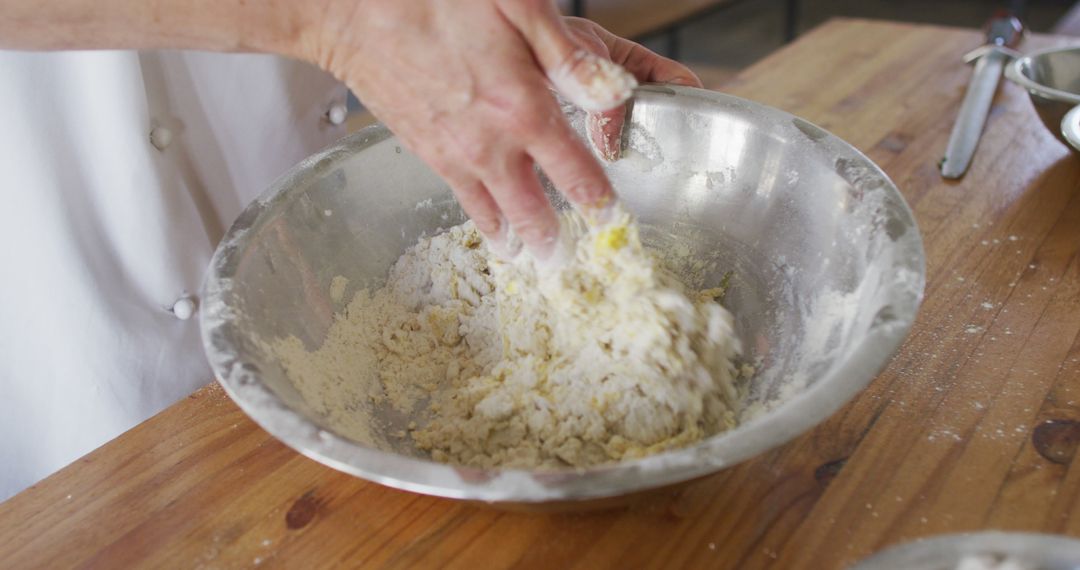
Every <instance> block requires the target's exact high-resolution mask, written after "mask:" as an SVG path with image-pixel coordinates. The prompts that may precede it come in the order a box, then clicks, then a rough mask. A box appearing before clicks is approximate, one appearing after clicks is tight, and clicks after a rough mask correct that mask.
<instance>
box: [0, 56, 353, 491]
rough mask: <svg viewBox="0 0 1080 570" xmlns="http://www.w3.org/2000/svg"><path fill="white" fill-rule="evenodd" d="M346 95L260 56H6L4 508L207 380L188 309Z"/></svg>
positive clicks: (1, 266)
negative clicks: (235, 232)
mask: <svg viewBox="0 0 1080 570" xmlns="http://www.w3.org/2000/svg"><path fill="white" fill-rule="evenodd" d="M345 98H346V91H345V89H344V87H343V86H341V85H340V84H339V83H337V82H336V81H334V80H333V79H332V78H331V77H330V76H328V75H326V74H324V73H323V72H321V71H319V70H317V69H315V68H313V67H310V66H307V65H304V64H300V63H298V62H293V61H288V60H285V59H281V58H277V57H272V56H266V55H250V54H230V55H225V54H209V53H197V52H138V53H137V52H130V51H125V52H118V51H113V52H58V53H26V52H2V51H0V117H2V120H0V500H3V499H5V498H7V497H9V496H11V495H13V494H15V493H16V492H18V491H20V490H21V489H23V488H25V487H26V486H28V485H30V484H33V483H34V482H35V481H37V480H39V479H41V478H42V477H44V476H46V475H48V474H49V473H51V472H53V471H55V470H57V469H59V468H60V467H62V466H64V465H66V464H68V463H70V462H72V461H74V460H75V459H77V458H78V457H80V456H81V455H83V454H85V453H87V452H89V451H91V450H92V449H94V448H96V447H98V446H100V445H101V444H103V443H105V442H106V441H108V440H109V439H112V438H113V437H116V436H117V435H119V434H120V433H122V432H123V431H125V430H127V429H129V428H131V427H132V426H134V425H135V424H137V423H138V422H141V421H142V420H145V419H146V418H148V417H150V416H151V415H153V414H155V413H157V412H158V411H160V410H161V409H163V408H165V407H166V406H168V405H170V404H172V403H173V402H175V401H176V400H178V399H180V398H182V397H184V396H186V395H187V394H190V393H191V392H192V391H194V390H195V389H197V388H198V387H200V386H202V385H204V384H206V383H207V382H209V381H211V380H212V378H213V376H212V373H211V371H210V367H209V365H208V364H207V362H206V360H205V357H204V356H203V352H202V348H201V342H200V338H199V329H198V318H196V317H193V318H189V319H187V320H181V319H180V318H178V317H177V313H179V314H180V316H183V313H185V309H188V308H191V307H192V306H193V305H194V306H196V307H197V303H198V299H197V295H198V291H199V286H200V284H201V282H202V279H203V276H204V273H205V270H206V268H207V265H208V263H209V261H210V257H211V255H212V254H213V251H214V247H215V246H216V244H217V242H218V241H219V240H220V238H221V237H222V234H223V233H224V232H225V230H226V229H227V228H228V226H229V224H231V223H232V220H233V219H234V218H235V217H236V216H237V215H238V214H239V213H240V211H241V209H242V208H243V207H244V206H245V205H246V204H247V203H248V202H249V201H250V200H251V199H252V198H254V197H255V196H256V195H258V194H259V193H260V192H261V191H262V190H264V189H265V188H266V187H267V186H268V185H269V184H270V183H271V182H272V181H273V180H274V178H276V177H277V176H278V175H279V174H281V173H282V172H283V171H284V170H285V169H287V168H288V167H290V166H291V165H293V164H294V163H296V162H297V161H299V160H300V159H301V158H303V157H305V156H307V155H308V154H311V153H312V152H314V151H316V150H318V149H319V148H321V147H323V146H325V145H327V144H329V143H330V142H332V141H333V140H335V139H337V138H339V137H341V136H343V135H344V134H345V132H344V128H343V126H342V125H340V124H335V123H340V122H341V118H342V117H343V111H344V105H345ZM331 110H333V111H332V112H331ZM331 117H333V118H332V119H331ZM185 298H187V299H189V300H190V301H191V303H192V304H188V303H187V302H186V301H183V299H185ZM178 301H181V302H180V304H179V305H177V302H178ZM174 306H175V307H177V309H178V310H177V311H174V310H173V307H174Z"/></svg>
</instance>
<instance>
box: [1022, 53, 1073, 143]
mask: <svg viewBox="0 0 1080 570" xmlns="http://www.w3.org/2000/svg"><path fill="white" fill-rule="evenodd" d="M1005 73H1006V75H1007V76H1008V78H1009V79H1010V80H1012V81H1013V82H1014V83H1016V84H1018V85H1020V86H1021V87H1023V88H1024V89H1025V90H1026V91H1027V92H1028V95H1029V96H1030V97H1031V104H1032V105H1033V106H1034V107H1035V111H1036V112H1037V113H1038V115H1039V118H1040V119H1041V120H1042V122H1043V124H1044V125H1046V128H1047V129H1050V132H1052V133H1054V136H1056V137H1057V138H1058V140H1060V141H1061V142H1063V143H1065V144H1069V142H1068V141H1067V140H1066V139H1065V136H1064V135H1063V134H1062V130H1061V128H1062V119H1063V118H1064V117H1065V114H1066V113H1068V112H1069V110H1070V109H1072V108H1073V107H1075V106H1077V105H1080V47H1069V48H1053V49H1047V50H1042V51H1037V52H1034V53H1031V54H1028V55H1026V56H1023V57H1020V58H1017V59H1016V60H1015V61H1014V62H1012V64H1010V65H1009V66H1008V67H1007V68H1006V71H1005ZM1070 146H1071V145H1070Z"/></svg>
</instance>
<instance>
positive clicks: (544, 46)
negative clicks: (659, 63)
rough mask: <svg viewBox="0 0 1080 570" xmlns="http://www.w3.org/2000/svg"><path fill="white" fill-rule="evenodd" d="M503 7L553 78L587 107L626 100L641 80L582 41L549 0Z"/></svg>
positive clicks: (505, 1) (513, 0) (509, 0)
mask: <svg viewBox="0 0 1080 570" xmlns="http://www.w3.org/2000/svg"><path fill="white" fill-rule="evenodd" d="M498 5H499V10H500V11H501V12H502V14H503V16H504V17H506V19H507V20H509V21H510V23H511V25H513V26H514V27H515V28H516V29H517V30H518V32H519V33H521V35H522V37H523V38H524V39H525V42H526V43H528V44H529V47H530V49H531V50H532V53H533V56H534V57H535V58H536V61H537V62H538V63H539V64H540V67H542V68H543V69H544V73H545V74H547V76H548V79H549V80H550V81H551V84H552V85H553V86H554V87H555V89H556V90H557V91H558V92H559V94H560V95H562V96H563V97H565V98H566V99H567V100H569V101H570V102H571V103H574V104H575V105H577V106H579V107H581V108H582V109H585V110H586V111H592V112H596V111H607V110H610V109H614V108H615V107H618V106H619V105H621V104H623V103H624V102H625V101H626V100H627V99H629V98H630V96H631V95H632V93H633V89H634V87H636V86H637V80H636V79H634V76H633V75H631V74H630V73H629V72H627V71H626V70H625V69H623V67H622V66H620V65H618V64H615V63H612V62H611V60H609V59H608V58H605V57H601V56H599V55H597V54H596V53H594V52H593V51H590V50H589V49H587V48H586V47H585V46H582V45H581V44H580V43H578V41H577V40H576V39H575V38H574V37H573V35H572V34H571V33H570V30H569V29H568V28H567V27H566V25H565V24H564V23H563V21H562V18H561V17H560V16H559V12H558V10H557V9H556V7H555V4H554V2H551V1H550V0H502V1H500V2H499V4H498Z"/></svg>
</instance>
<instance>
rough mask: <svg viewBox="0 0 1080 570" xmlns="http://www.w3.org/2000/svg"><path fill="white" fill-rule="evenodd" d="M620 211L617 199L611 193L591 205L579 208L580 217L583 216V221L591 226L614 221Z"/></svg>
mask: <svg viewBox="0 0 1080 570" xmlns="http://www.w3.org/2000/svg"><path fill="white" fill-rule="evenodd" d="M620 211H621V208H620V207H619V202H618V200H616V199H614V197H613V196H612V195H611V194H608V195H607V196H604V198H603V199H601V200H599V201H597V202H594V203H593V204H592V205H588V206H582V207H581V208H580V212H581V217H583V218H585V222H586V223H588V224H589V225H591V226H600V225H604V224H607V223H610V222H612V221H614V220H615V218H616V216H617V215H618V213H619V212H620Z"/></svg>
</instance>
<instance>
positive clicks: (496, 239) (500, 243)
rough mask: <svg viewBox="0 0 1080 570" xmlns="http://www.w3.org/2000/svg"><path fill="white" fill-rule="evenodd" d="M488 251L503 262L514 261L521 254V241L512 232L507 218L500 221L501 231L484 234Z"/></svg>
mask: <svg viewBox="0 0 1080 570" xmlns="http://www.w3.org/2000/svg"><path fill="white" fill-rule="evenodd" d="M484 237H485V238H486V241H487V245H488V249H489V250H491V253H493V254H495V257H497V258H499V259H501V260H503V261H513V260H514V258H515V257H517V256H518V254H519V253H521V249H522V244H521V239H520V238H518V237H517V236H516V235H514V232H513V231H511V230H510V224H508V223H507V222H506V218H500V219H499V229H498V230H496V231H495V232H492V233H490V234H484Z"/></svg>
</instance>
